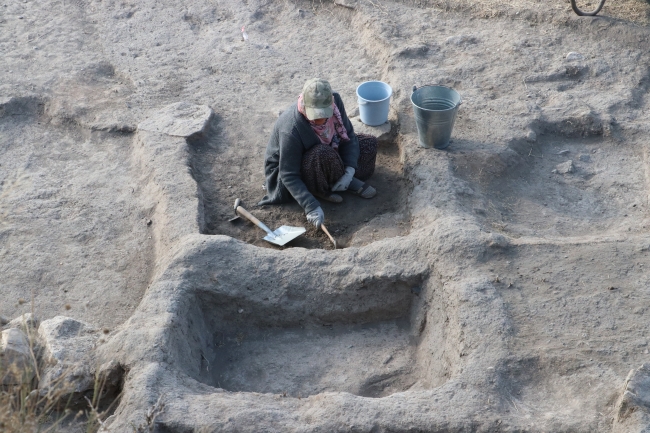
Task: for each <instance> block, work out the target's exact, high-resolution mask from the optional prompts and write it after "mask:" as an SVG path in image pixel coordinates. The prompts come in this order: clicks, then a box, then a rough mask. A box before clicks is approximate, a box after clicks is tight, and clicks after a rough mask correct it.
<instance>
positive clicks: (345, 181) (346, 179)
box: [332, 167, 355, 191]
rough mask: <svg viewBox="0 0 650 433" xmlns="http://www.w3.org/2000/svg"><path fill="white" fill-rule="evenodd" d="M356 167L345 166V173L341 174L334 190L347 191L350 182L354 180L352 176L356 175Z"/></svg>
mask: <svg viewBox="0 0 650 433" xmlns="http://www.w3.org/2000/svg"><path fill="white" fill-rule="evenodd" d="M354 172H355V170H354V168H352V167H345V174H344V175H343V176H341V178H340V179H339V180H337V181H336V183H335V184H334V186H333V187H332V191H345V190H347V189H348V186H350V182H352V178H353V177H354Z"/></svg>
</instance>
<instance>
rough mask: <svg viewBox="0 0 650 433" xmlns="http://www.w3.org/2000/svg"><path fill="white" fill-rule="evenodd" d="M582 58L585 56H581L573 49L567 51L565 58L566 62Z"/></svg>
mask: <svg viewBox="0 0 650 433" xmlns="http://www.w3.org/2000/svg"><path fill="white" fill-rule="evenodd" d="M584 59H585V56H583V55H582V54H580V53H576V52H575V51H571V52H570V53H568V54H567V55H566V60H567V61H568V62H573V61H576V60H584Z"/></svg>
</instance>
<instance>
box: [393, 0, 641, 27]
mask: <svg viewBox="0 0 650 433" xmlns="http://www.w3.org/2000/svg"><path fill="white" fill-rule="evenodd" d="M406 2H408V3H412V4H415V5H417V6H422V7H435V8H439V9H442V10H445V11H459V12H460V11H462V12H471V13H473V14H476V15H478V16H480V17H483V18H494V17H499V16H517V15H524V14H530V13H533V14H535V15H536V16H537V17H538V18H543V17H557V16H558V15H559V16H565V15H566V17H567V18H568V17H575V16H576V15H575V14H574V13H573V10H572V9H571V5H570V3H569V0H552V1H546V0H511V1H508V2H503V1H501V0H410V1H409V0H406ZM598 15H599V16H603V17H611V18H615V19H620V20H624V21H630V22H632V23H635V24H638V25H648V24H650V2H649V1H648V0H607V1H606V2H605V6H604V7H603V10H602V11H601V12H600V13H599V14H598ZM585 19H589V18H586V17H585Z"/></svg>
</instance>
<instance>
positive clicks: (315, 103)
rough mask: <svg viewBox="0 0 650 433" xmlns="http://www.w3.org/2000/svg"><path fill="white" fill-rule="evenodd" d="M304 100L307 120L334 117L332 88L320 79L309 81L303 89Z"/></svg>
mask: <svg viewBox="0 0 650 433" xmlns="http://www.w3.org/2000/svg"><path fill="white" fill-rule="evenodd" d="M302 100H303V102H304V103H305V114H306V115H307V119H309V120H315V119H327V118H330V117H332V115H333V114H334V109H333V108H332V86H330V83H328V82H327V81H325V80H321V79H320V78H312V79H311V80H308V81H307V82H306V83H305V85H304V87H303V88H302Z"/></svg>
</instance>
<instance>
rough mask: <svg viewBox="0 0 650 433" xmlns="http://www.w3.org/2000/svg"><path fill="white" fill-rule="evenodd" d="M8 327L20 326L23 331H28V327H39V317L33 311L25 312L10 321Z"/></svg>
mask: <svg viewBox="0 0 650 433" xmlns="http://www.w3.org/2000/svg"><path fill="white" fill-rule="evenodd" d="M7 328H18V329H20V330H22V331H23V332H28V329H27V328H33V329H36V328H38V319H37V318H36V317H34V316H32V313H25V314H22V315H20V316H18V317H16V318H15V319H14V320H12V321H11V322H9V323H8V324H7Z"/></svg>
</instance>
